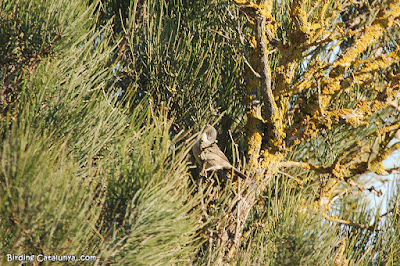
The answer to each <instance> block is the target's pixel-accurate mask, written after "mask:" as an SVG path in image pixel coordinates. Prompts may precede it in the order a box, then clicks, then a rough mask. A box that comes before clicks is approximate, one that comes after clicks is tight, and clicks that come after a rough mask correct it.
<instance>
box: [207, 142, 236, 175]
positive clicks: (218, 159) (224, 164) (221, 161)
mask: <svg viewBox="0 0 400 266" xmlns="http://www.w3.org/2000/svg"><path fill="white" fill-rule="evenodd" d="M200 159H201V160H203V161H204V162H206V163H207V167H206V168H213V169H214V170H215V169H230V168H232V165H231V163H230V162H229V160H228V158H226V156H225V154H224V153H223V152H222V151H221V150H220V148H219V147H218V146H217V144H215V143H214V144H212V145H211V146H210V147H208V148H206V149H204V150H203V151H202V152H201V154H200Z"/></svg>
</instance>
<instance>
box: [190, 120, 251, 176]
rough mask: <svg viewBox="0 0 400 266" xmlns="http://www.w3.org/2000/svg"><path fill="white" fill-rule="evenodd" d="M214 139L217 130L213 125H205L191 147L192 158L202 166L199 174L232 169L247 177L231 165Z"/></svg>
mask: <svg viewBox="0 0 400 266" xmlns="http://www.w3.org/2000/svg"><path fill="white" fill-rule="evenodd" d="M216 141H217V130H216V129H215V128H214V127H213V126H207V127H206V128H205V130H204V131H203V132H202V133H201V135H200V138H199V140H198V141H197V142H196V143H195V144H194V146H193V148H192V152H193V155H194V158H195V159H196V161H197V162H198V164H199V165H200V166H201V167H202V170H201V174H202V175H205V174H206V173H207V172H208V171H217V170H223V169H227V170H230V169H233V170H234V171H235V173H236V174H237V175H239V176H241V177H243V178H247V176H246V175H245V174H244V173H242V172H241V171H240V170H238V169H237V168H235V167H233V166H232V164H231V163H230V162H229V160H228V158H226V156H225V154H224V153H223V152H222V151H221V150H220V148H219V147H218V145H217V144H216Z"/></svg>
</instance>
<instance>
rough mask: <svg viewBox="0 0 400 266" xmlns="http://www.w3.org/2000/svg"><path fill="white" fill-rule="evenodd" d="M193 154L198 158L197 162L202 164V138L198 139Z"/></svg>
mask: <svg viewBox="0 0 400 266" xmlns="http://www.w3.org/2000/svg"><path fill="white" fill-rule="evenodd" d="M192 152H193V156H194V158H195V159H196V162H197V163H198V164H199V165H201V160H200V158H199V155H200V152H201V151H200V140H198V141H196V143H195V144H194V145H193V148H192Z"/></svg>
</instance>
